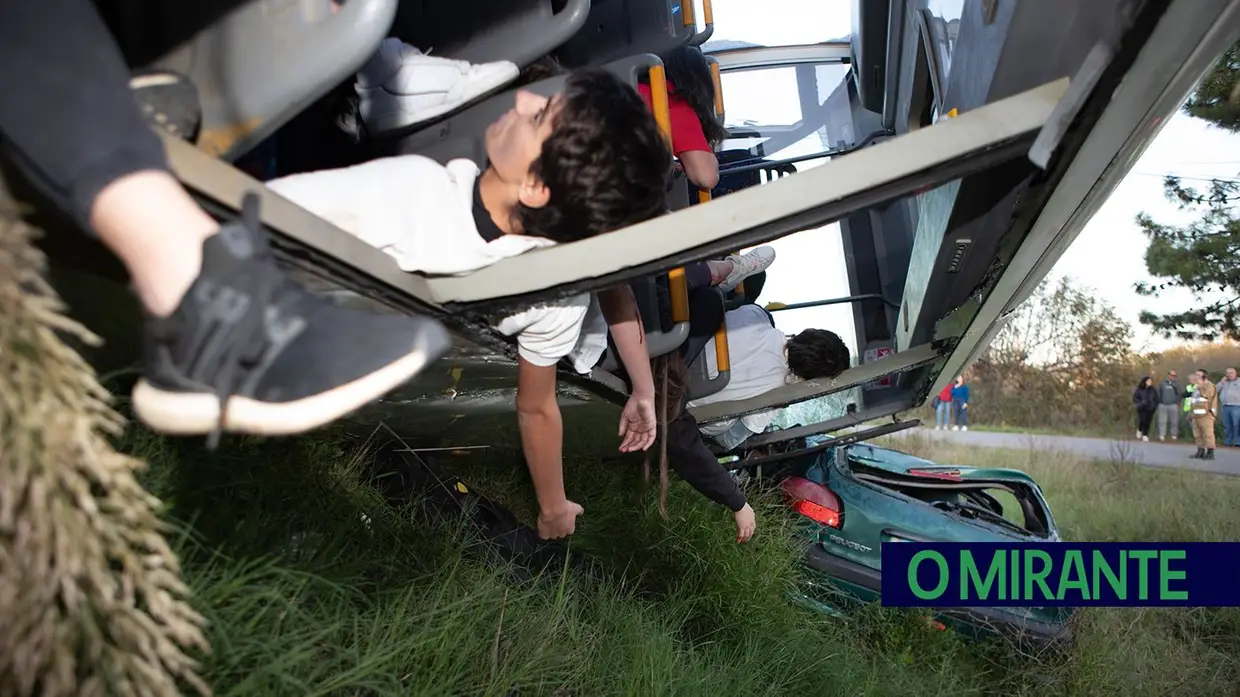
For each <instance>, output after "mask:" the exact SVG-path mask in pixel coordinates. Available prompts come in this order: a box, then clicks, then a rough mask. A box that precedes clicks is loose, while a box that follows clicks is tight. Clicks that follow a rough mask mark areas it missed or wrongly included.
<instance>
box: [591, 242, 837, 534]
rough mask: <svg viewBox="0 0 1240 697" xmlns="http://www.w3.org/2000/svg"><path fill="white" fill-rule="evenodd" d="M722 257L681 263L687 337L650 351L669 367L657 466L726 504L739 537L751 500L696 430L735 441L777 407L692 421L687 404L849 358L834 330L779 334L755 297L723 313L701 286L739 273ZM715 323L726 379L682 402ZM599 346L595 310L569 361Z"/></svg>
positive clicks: (752, 521) (710, 357)
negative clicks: (725, 353) (674, 346)
mask: <svg viewBox="0 0 1240 697" xmlns="http://www.w3.org/2000/svg"><path fill="white" fill-rule="evenodd" d="M774 253H775V250H774V249H772V248H770V247H759V248H757V249H755V250H752V251H751V252H749V253H748V254H746V255H742V257H741V258H742V259H743V260H744V259H748V260H751V261H750V265H749V266H746V267H742V270H741V272H740V273H741V274H745V273H747V272H751V271H753V269H754V268H758V267H759V266H760V264H761V261H762V260H764V259H767V258H774ZM728 264H729V262H721V261H708V262H697V263H694V264H689V265H687V266H685V278H686V281H687V283H686V285H687V286H688V289H689V324H690V327H689V338H688V339H687V340H686V341H685V343H684V344H682V345H681V347H680V349H679V350H678V351H675V352H673V353H672V354H670V355H669V356H665V357H660V358H657V359H656V362H660V363H662V364H663V367H664V368H666V369H668V370H669V379H668V381H667V382H668V385H669V389H668V390H667V392H666V393H665V394H661V395H660V403H661V406H663V405H666V409H665V412H666V413H665V414H663V415H662V416H661V418H660V419H659V421H660V425H661V426H662V427H663V428H662V433H663V436H662V437H663V438H665V439H666V443H667V458H666V461H665V462H660V470H665V469H666V468H667V467H670V468H671V469H673V470H675V471H676V473H677V474H679V475H680V477H681V478H682V479H684V480H685V481H686V482H687V483H688V484H689V485H690V486H692V487H693V488H694V489H696V490H697V491H698V492H699V493H701V494H702V495H703V496H705V497H707V498H708V499H710V500H711V501H714V502H715V503H717V504H719V505H721V506H724V507H725V508H727V509H728V510H729V511H731V512H732V514H733V517H734V518H735V521H736V529H737V542H742V543H743V542H746V541H748V540H749V539H750V538H751V537H752V536H753V534H754V532H755V531H756V528H757V520H756V517H755V515H754V511H753V508H752V507H751V506H750V505H749V503H748V500H747V499H746V497H745V494H744V492H743V491H742V490H741V488H740V486H739V485H738V484H737V482H736V480H735V479H734V478H733V477H732V475H731V473H729V472H728V471H727V470H725V469H724V468H723V466H722V465H720V464H719V460H718V458H717V457H716V456H715V454H714V453H713V452H711V450H710V448H709V447H708V446H707V445H706V442H705V440H704V438H705V437H709V438H712V439H713V440H715V441H716V442H718V443H720V445H721V446H723V447H724V448H725V449H728V450H731V449H735V448H736V447H739V446H740V444H741V443H743V441H744V440H745V439H747V438H749V437H751V436H753V435H754V434H756V433H761V432H762V431H764V430H765V429H766V427H767V426H768V425H769V424H770V423H771V421H773V420H774V418H775V416H776V415H778V412H779V410H778V409H771V410H767V411H764V412H760V413H759V414H751V415H747V416H744V417H739V418H736V419H729V420H725V421H722V422H719V423H714V424H708V425H707V426H706V427H700V426H699V425H698V423H697V420H696V419H695V418H694V417H693V415H692V414H691V413H690V412H689V408H690V407H695V406H700V405H703V404H710V403H714V402H724V401H733V400H739V399H749V398H751V397H756V396H758V395H760V394H764V393H766V392H768V391H770V390H772V389H775V388H777V387H780V386H782V385H785V384H788V383H789V382H791V381H796V380H813V379H817V378H822V377H834V376H836V375H839V374H840V373H841V372H843V371H844V370H846V369H847V368H848V367H849V365H850V360H851V359H850V355H849V351H848V347H847V346H846V345H845V344H844V342H843V341H842V340H841V339H840V337H839V336H838V335H836V334H835V333H834V332H830V331H828V330H824V329H807V330H805V331H803V332H800V333H799V334H797V335H796V336H793V337H787V336H785V335H784V333H783V332H781V331H779V330H778V329H777V328H776V327H775V321H774V318H773V317H772V315H771V313H769V312H767V311H766V310H765V309H764V308H762V307H760V306H758V305H752V304H746V305H741V306H740V307H738V308H736V309H733V310H730V311H728V312H726V313H724V312H723V311H722V307H721V306H720V305H719V302H718V296H717V295H716V294H714V293H712V292H704V291H707V290H708V289H709V288H711V287H724V286H723V284H722V283H721V279H727V280H728V282H729V283H731V284H732V285H735V283H739V282H740V281H742V280H744V278H745V276H744V275H741V276H740V278H733V277H732V276H733V273H735V271H734V269H733V268H729V266H728ZM768 265H769V264H768ZM761 268H766V266H761ZM721 324H725V326H726V327H727V336H728V346H729V349H730V351H729V352H730V353H731V356H732V361H731V366H730V369H731V377H730V379H729V381H728V385H727V386H726V387H725V388H724V389H723V390H721V391H720V392H718V393H716V394H714V395H710V396H708V397H703V398H701V399H698V400H695V401H692V402H687V403H686V402H685V400H684V396H685V395H684V388H685V383H686V380H687V376H686V374H685V371H686V365H687V364H689V363H692V362H693V361H694V360H697V359H698V357H699V355H701V354H703V353H704V354H705V355H704V356H702V358H701V360H707V361H709V363H708V366H713V365H714V352H713V351H710V350H706V349H707V347H708V346H709V344H710V342H711V341H713V338H714V335H715V333H716V331H717V330H718V328H719V326H720V325H721ZM606 350H608V349H607V346H606V328H605V327H604V326H603V324H602V323H601V321H599V320H598V319H597V318H596V319H594V320H593V321H587V324H586V328H585V330H584V331H583V333H582V339H581V341H580V342H579V344H578V347H577V348H576V349H575V350H574V352H573V354H571V356H570V358H571V363H572V367H573V369H574V370H576V371H577V372H578V373H580V374H583V375H585V374H589V372H590V371H591V370H592V369H593V368H595V367H597V366H598V365H599V364H601V363H602V362H603V358H604V356H605V351H606ZM626 367H627V365H626ZM711 370H714V368H713V367H712V368H711ZM618 377H620V378H621V379H625V377H626V376H625V375H624V374H621V375H619V376H618ZM659 383H660V380H656V384H659ZM661 411H664V410H663V409H661ZM660 479H661V482H662V484H661V488H660V504H661V505H662V501H663V500H664V499H665V497H666V488H665V484H666V472H665V471H661V476H660Z"/></svg>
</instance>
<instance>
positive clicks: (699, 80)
mask: <svg viewBox="0 0 1240 697" xmlns="http://www.w3.org/2000/svg"><path fill="white" fill-rule="evenodd" d="M660 59H661V60H662V61H663V68H664V71H665V73H666V75H667V93H668V106H669V107H670V111H671V117H672V153H673V154H674V155H676V157H677V158H678V159H679V160H680V166H681V167H682V168H683V169H684V171H685V175H686V176H688V177H689V181H690V182H693V184H694V185H695V186H698V187H701V188H703V189H713V188H715V186H717V185H718V184H719V160H718V158H716V157H715V148H717V147H719V144H720V143H722V142H723V139H724V138H726V137H727V131H726V130H725V129H724V128H723V125H722V124H720V123H719V120H718V119H717V118H716V116H715V81H714V78H712V77H711V74H710V64H708V63H707V62H706V57H705V56H703V55H702V52H701V51H699V50H698V49H696V48H693V47H691V46H682V47H681V48H678V49H676V50H674V51H672V52H670V53H668V54H667V55H664V56H660ZM637 90H638V91H639V92H641V95H642V99H645V100H646V105H647V106H650V105H651V97H650V84H649V82H648V81H647V80H645V79H643V80H642V82H641V83H639V84H638V86H637Z"/></svg>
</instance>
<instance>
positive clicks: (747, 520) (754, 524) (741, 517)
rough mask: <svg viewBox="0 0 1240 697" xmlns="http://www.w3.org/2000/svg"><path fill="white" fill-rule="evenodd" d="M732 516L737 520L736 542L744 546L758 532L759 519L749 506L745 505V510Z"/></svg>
mask: <svg viewBox="0 0 1240 697" xmlns="http://www.w3.org/2000/svg"><path fill="white" fill-rule="evenodd" d="M732 515H733V517H735V518H736V541H737V542H739V543H741V544H744V543H746V542H748V541H749V538H751V537H753V533H754V530H757V528H758V518H757V516H755V515H754V512H753V508H752V507H750V505H749V504H745V507H744V508H742V509H741V510H739V511H737V512H735V513H733V514H732Z"/></svg>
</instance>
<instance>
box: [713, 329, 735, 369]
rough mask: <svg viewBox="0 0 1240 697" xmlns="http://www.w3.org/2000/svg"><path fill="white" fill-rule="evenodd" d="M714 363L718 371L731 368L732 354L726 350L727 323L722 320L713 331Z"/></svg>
mask: <svg viewBox="0 0 1240 697" xmlns="http://www.w3.org/2000/svg"><path fill="white" fill-rule="evenodd" d="M715 365H716V367H717V368H718V370H719V372H720V373H726V372H728V371H729V370H731V369H732V355H731V354H730V353H729V352H728V323H727V322H724V323H723V325H722V326H720V327H719V330H718V331H716V332H715Z"/></svg>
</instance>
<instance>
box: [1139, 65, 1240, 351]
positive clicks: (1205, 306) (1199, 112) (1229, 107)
mask: <svg viewBox="0 0 1240 697" xmlns="http://www.w3.org/2000/svg"><path fill="white" fill-rule="evenodd" d="M1184 110H1185V112H1187V113H1188V114H1191V115H1192V116H1195V117H1197V118H1201V119H1205V120H1207V121H1209V122H1211V123H1212V124H1214V125H1215V126H1217V127H1219V128H1222V129H1225V130H1228V131H1232V132H1236V131H1237V130H1240V44H1237V45H1233V46H1232V47H1231V48H1229V49H1228V50H1227V51H1226V52H1225V53H1224V54H1223V55H1222V57H1221V58H1220V59H1219V61H1218V62H1217V63H1216V64H1215V65H1214V67H1213V68H1212V69H1211V70H1210V72H1209V73H1208V74H1207V75H1206V76H1205V78H1203V80H1202V82H1201V84H1199V85H1198V86H1197V90H1196V91H1195V92H1194V94H1193V96H1192V97H1191V98H1190V99H1189V100H1188V101H1187V102H1186V103H1185V105H1184ZM1164 188H1165V191H1166V196H1167V198H1168V199H1169V200H1171V201H1173V202H1175V203H1176V204H1177V205H1178V206H1179V207H1180V209H1181V210H1187V211H1192V212H1193V213H1194V214H1196V216H1197V219H1196V220H1195V221H1193V222H1191V223H1189V224H1187V225H1182V226H1177V225H1166V224H1162V223H1159V222H1157V221H1155V220H1154V219H1153V218H1152V217H1151V216H1150V215H1148V214H1146V213H1141V214H1139V215H1138V216H1137V224H1138V225H1140V226H1141V229H1142V230H1143V231H1144V232H1145V234H1146V235H1147V236H1148V237H1149V238H1150V246H1149V249H1148V250H1147V251H1146V254H1145V264H1146V268H1147V270H1148V271H1149V273H1150V275H1151V276H1153V277H1154V278H1156V279H1159V282H1158V283H1153V284H1150V283H1144V282H1143V283H1138V284H1137V287H1136V290H1137V292H1138V293H1139V294H1141V295H1145V296H1156V295H1158V293H1159V292H1161V291H1163V290H1167V289H1171V288H1181V289H1187V290H1189V291H1191V292H1192V293H1193V295H1194V297H1195V298H1196V307H1192V308H1189V309H1186V310H1183V311H1180V312H1171V313H1167V314H1157V313H1153V312H1149V311H1145V312H1142V313H1141V316H1140V320H1141V322H1142V323H1143V324H1146V325H1148V326H1149V327H1151V328H1153V329H1154V330H1156V331H1158V332H1160V333H1161V334H1163V335H1164V336H1168V337H1172V336H1174V337H1177V338H1180V339H1184V340H1195V339H1206V340H1209V339H1216V338H1218V337H1219V336H1227V337H1229V338H1231V339H1240V219H1237V216H1236V201H1237V194H1238V193H1240V185H1237V183H1236V182H1235V181H1229V180H1220V179H1215V180H1213V181H1211V182H1210V183H1209V185H1208V186H1206V187H1204V188H1201V189H1198V188H1193V187H1187V186H1184V184H1183V183H1182V182H1181V181H1180V179H1179V178H1177V177H1167V179H1166V180H1165V181H1164Z"/></svg>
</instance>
